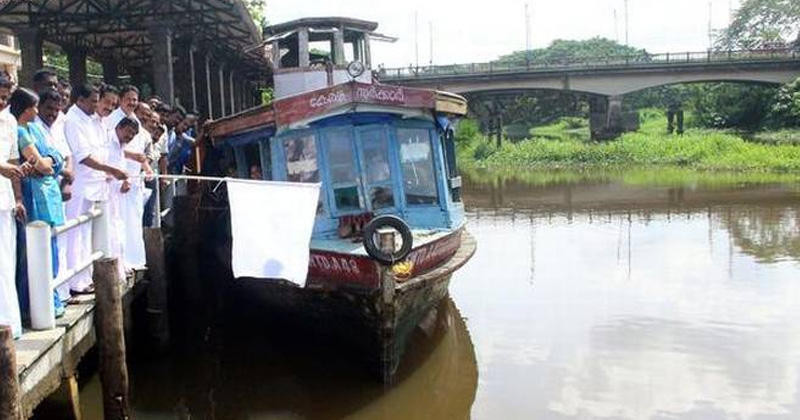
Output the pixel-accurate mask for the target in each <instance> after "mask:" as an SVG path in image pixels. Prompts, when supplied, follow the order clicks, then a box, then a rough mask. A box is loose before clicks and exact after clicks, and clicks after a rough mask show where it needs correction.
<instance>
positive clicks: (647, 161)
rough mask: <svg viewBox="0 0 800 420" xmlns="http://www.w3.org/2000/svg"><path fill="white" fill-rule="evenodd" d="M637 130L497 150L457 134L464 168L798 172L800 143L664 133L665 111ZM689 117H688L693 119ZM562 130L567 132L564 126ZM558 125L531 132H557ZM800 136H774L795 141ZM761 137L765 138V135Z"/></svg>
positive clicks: (471, 133) (471, 134)
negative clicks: (605, 139)
mask: <svg viewBox="0 0 800 420" xmlns="http://www.w3.org/2000/svg"><path fill="white" fill-rule="evenodd" d="M648 112H650V113H649V114H648V115H644V116H643V118H642V125H641V129H640V130H639V131H638V132H634V133H626V134H624V135H622V136H621V137H620V138H618V139H616V140H613V141H608V142H590V141H582V140H576V139H574V138H570V137H569V136H563V137H561V138H558V139H550V138H534V139H531V140H525V141H521V142H517V143H511V142H505V143H504V144H503V145H502V147H500V148H499V149H498V148H497V147H495V143H494V142H493V141H489V140H487V139H485V138H483V137H482V136H480V134H479V133H477V129H476V127H474V126H473V127H471V128H470V127H467V130H465V131H463V132H462V130H461V129H460V130H459V134H458V136H457V138H458V141H459V155H460V159H461V163H462V165H463V166H466V167H468V168H469V167H472V168H479V167H486V168H495V169H496V168H531V169H559V168H561V169H575V168H594V169H597V168H611V169H613V168H630V167H646V168H650V167H660V168H670V167H671V168H681V169H692V170H700V171H727V172H741V171H745V172H775V173H790V172H796V171H799V170H800V142H793V141H788V140H784V141H772V142H768V141H758V142H757V141H748V140H747V139H745V138H744V137H743V136H742V135H739V134H737V133H733V132H726V131H719V130H704V129H690V130H688V131H687V132H686V133H684V134H683V135H681V136H678V135H668V134H667V133H666V119H665V118H664V117H663V113H659V112H658V111H648ZM690 118H691V116H689V119H690ZM559 127H561V128H560V129H561V130H562V131H563V127H564V124H560V125H559ZM559 127H556V126H548V127H546V128H539V129H538V130H539V131H537V129H536V128H535V129H533V132H534V133H537V132H542V130H544V131H549V132H551V133H556V132H558V130H559ZM792 133H799V132H786V133H781V134H776V136H778V138H783V139H789V138H792V139H796V138H795V137H793V136H794V135H795V134H792ZM761 136H767V134H766V133H762V134H761Z"/></svg>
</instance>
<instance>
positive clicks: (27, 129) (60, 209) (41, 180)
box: [9, 88, 64, 316]
mask: <svg viewBox="0 0 800 420" xmlns="http://www.w3.org/2000/svg"><path fill="white" fill-rule="evenodd" d="M38 103H39V98H38V96H36V94H34V93H33V92H31V91H30V90H28V89H25V88H18V89H17V90H16V91H14V93H13V94H12V95H11V98H10V99H9V108H10V109H9V110H10V112H11V115H13V116H14V117H15V118H16V119H17V126H18V128H17V134H18V141H19V154H20V159H21V160H24V161H25V162H27V165H28V167H29V168H30V174H29V176H27V177H26V178H24V179H23V180H22V198H23V203H24V205H25V209H26V210H27V213H28V220H29V221H43V222H45V223H48V224H49V225H50V226H60V225H63V224H64V204H63V202H62V200H61V188H60V186H59V183H58V179H57V176H58V175H59V173H61V169H62V168H63V166H64V158H63V157H62V156H61V154H60V153H58V151H57V150H56V149H55V147H53V145H52V144H50V143H49V142H48V140H47V136H46V135H45V134H44V131H43V130H42V128H41V127H39V125H38V124H36V123H34V122H33V120H34V118H35V117H36V114H37V113H38V109H37V105H38ZM52 247H53V253H52V255H53V277H56V275H57V273H58V249H57V243H56V238H55V237H54V238H53V242H52ZM53 302H54V304H55V308H56V316H61V315H63V313H64V304H63V303H62V302H61V300H60V299H59V298H58V295H57V294H55V293H54V295H53Z"/></svg>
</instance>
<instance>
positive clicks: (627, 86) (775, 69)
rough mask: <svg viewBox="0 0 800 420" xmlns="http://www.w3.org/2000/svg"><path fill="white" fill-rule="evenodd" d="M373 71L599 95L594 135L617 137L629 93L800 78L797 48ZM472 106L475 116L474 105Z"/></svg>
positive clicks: (426, 80)
mask: <svg viewBox="0 0 800 420" xmlns="http://www.w3.org/2000/svg"><path fill="white" fill-rule="evenodd" d="M376 73H377V77H378V79H379V80H380V81H381V82H382V83H390V84H396V85H402V86H410V87H423V88H431V89H439V90H445V91H449V92H455V93H459V94H463V95H467V96H471V97H473V98H475V97H476V96H477V95H480V94H483V95H486V94H488V95H489V96H490V97H491V95H498V94H499V95H508V94H516V93H520V92H524V91H528V90H534V89H549V90H564V91H573V92H577V93H584V94H589V95H594V96H596V97H598V98H600V99H602V100H600V101H592V111H591V112H592V114H593V115H592V118H591V120H592V132H593V133H599V132H610V133H620V132H622V131H625V128H626V126H628V125H629V124H626V119H627V118H625V116H624V115H622V97H623V96H624V95H625V94H628V93H633V92H637V91H640V90H644V89H648V88H653V87H657V86H664V85H671V84H677V83H695V82H742V83H762V84H776V85H777V84H784V83H788V82H791V81H793V80H794V79H796V78H797V77H798V76H800V51H798V50H797V49H762V50H746V51H704V52H685V53H664V54H647V53H642V54H635V55H622V56H603V57H582V58H571V59H565V60H559V61H549V62H547V61H540V60H537V61H529V62H526V63H501V62H489V63H469V64H453V65H436V66H423V67H412V66H409V67H404V68H392V69H384V68H379V69H378V70H377V71H376ZM484 98H485V96H484ZM488 108H491V106H488ZM472 109H473V111H474V112H477V110H476V108H474V107H473V108H472ZM495 109H496V107H495ZM489 113H490V114H492V113H494V114H496V113H497V111H496V110H491V109H489ZM596 117H599V118H596ZM627 128H629V127H627Z"/></svg>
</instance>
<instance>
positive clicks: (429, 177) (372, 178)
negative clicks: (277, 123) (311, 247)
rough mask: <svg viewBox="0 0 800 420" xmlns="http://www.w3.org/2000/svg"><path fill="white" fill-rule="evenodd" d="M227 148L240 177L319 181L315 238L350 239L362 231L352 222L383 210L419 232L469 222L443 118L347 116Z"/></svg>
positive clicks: (253, 136) (254, 135)
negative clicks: (349, 234) (396, 216)
mask: <svg viewBox="0 0 800 420" xmlns="http://www.w3.org/2000/svg"><path fill="white" fill-rule="evenodd" d="M222 147H224V148H226V149H227V150H225V151H224V153H225V154H226V155H228V156H229V158H231V157H232V158H233V159H232V160H233V162H232V163H234V165H233V167H235V176H237V177H240V178H250V179H263V180H276V181H290V182H315V183H316V182H319V183H321V184H322V188H321V192H320V203H319V206H318V208H317V218H316V223H315V227H314V237H315V238H326V239H328V238H330V239H332V238H336V237H344V236H348V233H349V231H350V230H351V229H355V230H357V228H351V225H355V226H357V225H358V224H359V223H362V224H363V222H364V221H368V220H369V219H371V218H372V217H374V216H377V215H382V214H394V215H398V216H400V217H401V218H403V219H404V220H406V221H407V223H408V224H409V226H411V227H412V229H416V230H452V229H455V228H457V227H460V226H461V225H462V224H463V221H464V214H463V205H462V203H461V198H460V194H459V189H460V178H458V177H457V176H456V175H455V174H457V168H456V167H455V165H456V163H455V156H454V153H455V146H454V144H453V136H452V127H451V126H450V121H449V120H448V119H447V118H446V117H444V116H440V117H438V118H434V117H433V116H431V117H429V118H425V117H419V116H417V117H414V118H406V117H404V115H399V114H394V113H389V112H359V113H345V114H340V115H335V116H331V117H328V118H323V119H319V120H316V121H314V122H311V123H309V124H307V125H306V126H305V127H302V128H296V129H287V130H284V131H283V132H280V133H275V131H274V129H270V128H262V129H260V130H256V131H254V132H250V133H248V134H247V135H246V136H243V137H241V138H238V139H237V138H230V139H229V141H226V142H225V143H223V145H222ZM232 172H233V171H231V173H230V175H233V173H232Z"/></svg>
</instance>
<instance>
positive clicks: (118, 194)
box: [107, 117, 144, 281]
mask: <svg viewBox="0 0 800 420" xmlns="http://www.w3.org/2000/svg"><path fill="white" fill-rule="evenodd" d="M138 132H139V123H138V122H136V120H134V119H133V118H129V117H122V119H121V120H119V122H118V123H117V124H116V126H115V128H114V131H113V132H112V133H111V139H110V140H109V148H108V164H109V165H111V166H114V167H117V168H126V162H125V160H126V159H125V151H124V149H125V146H126V145H127V144H128V143H130V142H131V140H133V138H134V137H135V136H136V134H137V133H138ZM130 192H131V180H130V179H125V180H122V181H114V182H112V183H111V188H110V191H109V196H108V206H107V208H108V212H109V216H110V217H109V220H110V222H111V235H110V239H111V257H116V258H118V259H119V264H118V265H117V267H118V268H119V275H120V281H122V280H124V279H125V277H124V276H125V271H126V268H127V267H126V265H125V243H126V241H127V239H126V238H127V237H128V235H129V232H127V231H126V229H125V227H126V226H125V225H126V223H125V212H124V206H125V200H126V199H127V198H126V197H127V195H128V194H130ZM142 205H144V203H142ZM139 226H141V218H140V219H139ZM139 232H140V233H141V228H140V229H139ZM134 233H135V232H134Z"/></svg>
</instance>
